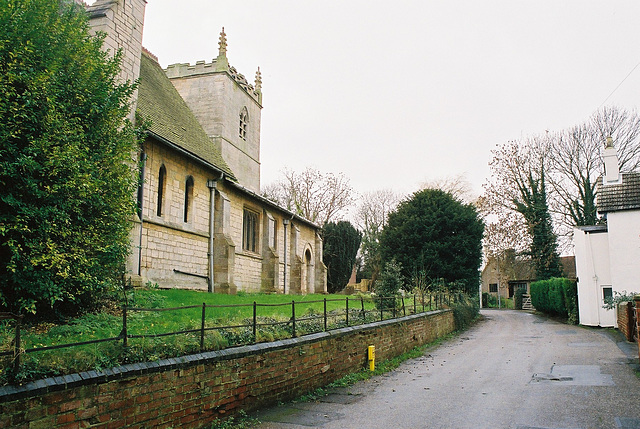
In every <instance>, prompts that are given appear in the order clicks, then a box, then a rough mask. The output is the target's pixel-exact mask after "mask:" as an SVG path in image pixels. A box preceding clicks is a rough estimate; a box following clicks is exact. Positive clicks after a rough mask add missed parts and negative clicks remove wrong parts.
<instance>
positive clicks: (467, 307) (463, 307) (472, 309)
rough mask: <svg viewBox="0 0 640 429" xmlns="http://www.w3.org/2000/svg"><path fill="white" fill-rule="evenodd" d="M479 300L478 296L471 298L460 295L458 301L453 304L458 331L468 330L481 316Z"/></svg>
mask: <svg viewBox="0 0 640 429" xmlns="http://www.w3.org/2000/svg"><path fill="white" fill-rule="evenodd" d="M477 298H478V297H477V296H476V297H475V298H471V297H469V296H467V295H462V294H460V295H459V296H458V299H456V300H455V302H454V303H452V304H451V309H452V310H453V319H454V321H455V324H456V330H457V331H461V330H463V329H466V328H468V327H469V326H470V325H471V324H472V323H473V322H474V321H475V320H476V319H477V318H478V316H479V315H480V307H479V305H478V299H477Z"/></svg>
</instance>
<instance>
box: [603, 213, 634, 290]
mask: <svg viewBox="0 0 640 429" xmlns="http://www.w3.org/2000/svg"><path fill="white" fill-rule="evenodd" d="M607 225H608V229H609V255H610V260H611V281H612V286H613V291H614V292H616V291H617V292H622V291H627V292H640V210H627V211H619V212H612V213H608V214H607Z"/></svg>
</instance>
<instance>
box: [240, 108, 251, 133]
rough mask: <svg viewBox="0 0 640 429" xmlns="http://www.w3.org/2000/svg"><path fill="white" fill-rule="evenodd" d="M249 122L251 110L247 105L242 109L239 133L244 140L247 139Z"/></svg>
mask: <svg viewBox="0 0 640 429" xmlns="http://www.w3.org/2000/svg"><path fill="white" fill-rule="evenodd" d="M248 124H249V112H248V111H247V108H246V107H243V108H242V110H241V111H240V126H239V128H238V135H239V137H240V138H241V139H242V140H246V139H247V125H248Z"/></svg>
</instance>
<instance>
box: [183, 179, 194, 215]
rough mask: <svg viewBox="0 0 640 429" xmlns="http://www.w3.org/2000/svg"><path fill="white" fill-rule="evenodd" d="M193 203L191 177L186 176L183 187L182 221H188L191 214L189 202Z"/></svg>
mask: <svg viewBox="0 0 640 429" xmlns="http://www.w3.org/2000/svg"><path fill="white" fill-rule="evenodd" d="M192 203H193V177H191V176H189V177H187V182H186V183H185V187H184V221H185V222H189V218H190V216H191V204H192Z"/></svg>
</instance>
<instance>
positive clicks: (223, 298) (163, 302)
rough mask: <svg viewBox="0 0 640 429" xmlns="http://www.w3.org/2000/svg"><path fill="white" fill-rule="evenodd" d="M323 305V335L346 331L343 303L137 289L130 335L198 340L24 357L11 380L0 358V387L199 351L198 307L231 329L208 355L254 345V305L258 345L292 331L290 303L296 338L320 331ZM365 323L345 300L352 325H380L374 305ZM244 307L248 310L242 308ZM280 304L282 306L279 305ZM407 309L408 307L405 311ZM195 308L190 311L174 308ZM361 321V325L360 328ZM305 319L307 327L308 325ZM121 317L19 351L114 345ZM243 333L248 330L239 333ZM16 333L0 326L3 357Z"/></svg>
mask: <svg viewBox="0 0 640 429" xmlns="http://www.w3.org/2000/svg"><path fill="white" fill-rule="evenodd" d="M325 298H326V300H327V313H328V320H327V323H328V328H329V329H331V328H336V327H341V326H345V325H346V320H345V313H346V311H345V299H346V298H347V297H346V296H344V295H279V294H278V295H276V294H272V295H265V294H248V293H239V294H237V295H223V294H211V293H207V292H199V291H192V290H180V289H170V290H162V289H134V290H132V291H128V292H127V295H126V302H127V307H129V308H130V309H129V310H128V312H127V333H128V335H130V336H131V335H133V336H136V335H157V334H163V333H169V332H176V331H184V330H198V332H191V333H182V334H178V335H169V336H161V337H156V338H148V337H147V338H129V339H128V347H127V348H126V349H125V348H124V347H123V342H122V340H116V341H110V342H103V343H98V344H88V345H83V346H75V347H70V348H61V349H55V350H43V351H37V352H30V353H23V354H22V355H21V366H20V371H19V372H18V373H17V374H13V373H12V371H11V369H10V368H11V359H10V357H2V358H0V363H1V366H0V383H3V384H4V383H7V382H9V381H10V379H11V378H15V380H17V381H26V380H29V379H34V378H40V377H44V376H51V375H60V374H67V373H71V372H77V371H83V370H89V369H102V368H107V367H111V366H116V365H119V364H122V363H130V362H139V361H148V360H157V359H162V358H166V357H173V356H179V355H183V354H189V353H195V352H198V351H200V332H199V330H200V327H201V323H202V322H201V321H202V304H203V303H205V304H206V305H216V306H228V307H223V308H210V307H207V308H206V309H205V327H206V328H212V327H215V326H225V325H227V326H229V325H235V326H236V327H233V328H223V329H215V330H206V331H205V336H204V349H205V350H218V349H222V348H226V347H231V346H234V345H240V344H249V343H253V341H254V338H253V330H252V328H251V327H250V326H248V325H250V324H251V323H252V320H253V303H254V301H255V302H256V303H257V304H258V305H257V322H258V324H261V323H262V324H270V325H264V326H258V329H257V335H256V341H257V342H264V341H273V340H277V339H282V338H290V337H291V335H292V325H291V323H290V318H291V315H292V305H291V302H292V301H295V312H296V335H298V336H299V335H304V334H306V333H311V332H319V331H322V330H323V329H324V320H323V317H322V314H323V312H324V299H325ZM363 301H364V305H365V310H366V311H367V316H366V317H365V319H362V318H361V305H362V304H361V301H360V298H358V297H353V296H352V297H349V309H350V311H349V317H350V325H351V324H358V323H363V322H365V321H371V320H375V319H376V318H378V319H379V313H378V312H377V310H375V304H374V303H373V302H372V301H371V300H370V299H366V298H365V299H364V300H363ZM241 304H247V306H240V305H241ZM278 304H283V305H278ZM407 305H409V304H408V303H407ZM184 306H197V307H195V308H190V309H173V308H176V307H184ZM132 307H133V308H144V309H152V308H153V309H170V310H165V311H136V310H133V309H131V308H132ZM358 318H360V320H358ZM305 319H307V320H305ZM122 324H123V318H122V310H121V309H120V308H118V307H117V306H114V308H112V309H110V310H109V309H107V310H105V311H103V312H100V313H96V314H87V315H84V316H82V317H79V318H77V319H74V320H71V321H69V323H67V324H64V325H54V324H40V325H37V326H31V327H23V330H22V335H21V337H22V343H21V346H22V348H23V349H33V348H41V347H49V346H55V345H59V344H68V343H75V342H82V341H90V340H98V339H105V338H114V337H118V336H119V335H120V333H121V331H122ZM240 325H247V326H240ZM13 338H14V329H13V328H12V326H11V325H9V324H8V322H4V323H3V324H0V351H9V350H12V341H13Z"/></svg>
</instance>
